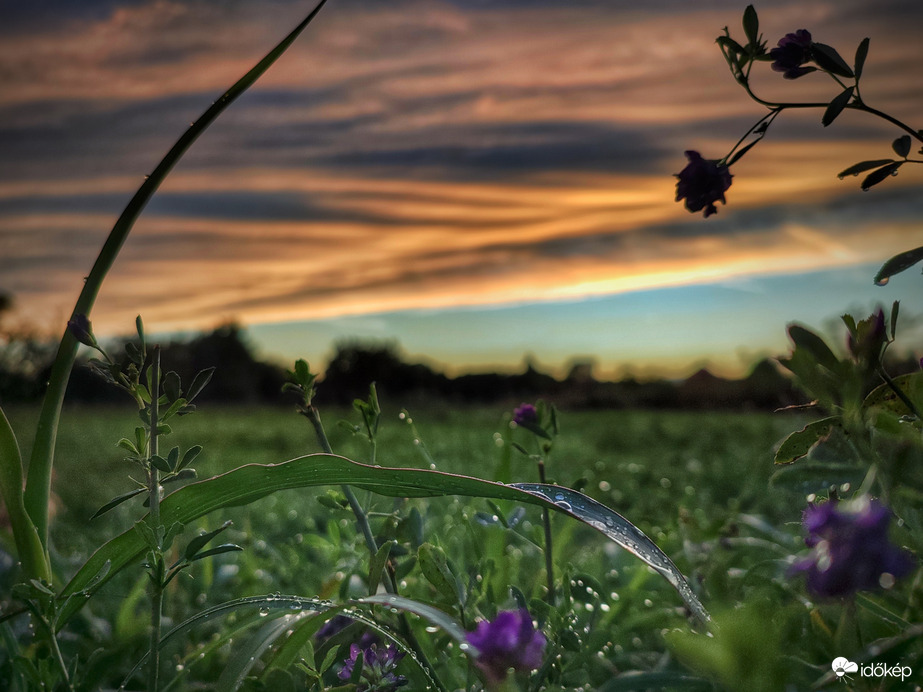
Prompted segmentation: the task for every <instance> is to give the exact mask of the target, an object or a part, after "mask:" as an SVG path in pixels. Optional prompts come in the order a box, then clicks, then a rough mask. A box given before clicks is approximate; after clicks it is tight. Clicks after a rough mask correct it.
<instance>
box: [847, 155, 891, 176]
mask: <svg viewBox="0 0 923 692" xmlns="http://www.w3.org/2000/svg"><path fill="white" fill-rule="evenodd" d="M888 163H894V159H875V160H874V161H860V162H859V163H857V164H854V165H852V166H850V167H849V168H847V169H846V170H843V171H840V172H839V173H837V177H838V178H839V179H840V180H842V179H843V178H845V177H846V176H849V175H859V174H860V173H864V172H865V171H870V170H872V169H873V168H878V167H879V166H884V165H885V164H888Z"/></svg>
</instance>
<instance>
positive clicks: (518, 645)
mask: <svg viewBox="0 0 923 692" xmlns="http://www.w3.org/2000/svg"><path fill="white" fill-rule="evenodd" d="M468 643H469V644H470V645H471V646H473V647H474V648H475V649H477V651H478V657H477V664H478V666H479V667H480V669H481V670H482V671H483V672H484V675H485V676H486V678H487V680H488V681H489V682H490V683H491V684H497V683H499V682H500V681H502V680H503V679H504V678H505V677H506V674H507V672H508V671H509V670H510V669H513V670H515V671H517V672H522V673H528V672H531V671H533V670H535V669H536V668H538V667H539V666H540V665H541V663H542V654H543V653H544V651H545V644H546V640H545V635H544V634H542V632H541V631H540V630H536V629H535V627H534V626H533V624H532V616H531V615H529V611H528V610H526V609H525V608H523V609H521V610H504V611H501V612H499V613H497V616H496V617H495V618H494V619H493V620H483V621H481V622H479V623H478V626H477V629H475V630H474V632H469V633H468Z"/></svg>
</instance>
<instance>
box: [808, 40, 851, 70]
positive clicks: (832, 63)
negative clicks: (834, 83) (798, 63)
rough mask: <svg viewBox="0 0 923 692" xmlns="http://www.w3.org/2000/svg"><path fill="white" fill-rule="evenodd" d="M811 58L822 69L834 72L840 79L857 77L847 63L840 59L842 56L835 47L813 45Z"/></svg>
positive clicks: (823, 44)
mask: <svg viewBox="0 0 923 692" xmlns="http://www.w3.org/2000/svg"><path fill="white" fill-rule="evenodd" d="M811 57H813V58H814V62H816V63H817V64H818V65H819V66H820V67H821V69H823V70H826V71H827V72H832V73H833V74H835V75H839V76H840V77H849V78H852V77H855V74H853V71H852V68H851V67H850V66H849V65H847V64H846V61H845V60H843V58H841V57H840V54H839V53H837V52H836V49H835V48H834V47H833V46H828V45H827V44H826V43H812V44H811Z"/></svg>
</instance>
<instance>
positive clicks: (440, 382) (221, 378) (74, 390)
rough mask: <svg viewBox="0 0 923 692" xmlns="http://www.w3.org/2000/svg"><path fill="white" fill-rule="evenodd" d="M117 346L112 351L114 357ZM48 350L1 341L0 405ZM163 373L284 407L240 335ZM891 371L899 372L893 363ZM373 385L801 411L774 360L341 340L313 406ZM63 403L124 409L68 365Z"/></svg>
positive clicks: (23, 398) (383, 391) (38, 379)
mask: <svg viewBox="0 0 923 692" xmlns="http://www.w3.org/2000/svg"><path fill="white" fill-rule="evenodd" d="M121 350H122V349H120V348H118V347H117V346H115V347H113V348H111V349H110V353H112V354H114V353H118V352H120V351H121ZM53 355H54V347H53V345H51V344H45V343H40V342H37V341H34V340H30V339H8V340H7V342H6V343H5V344H2V345H0V403H3V404H6V403H13V402H17V403H26V402H34V401H38V400H40V399H41V397H42V395H43V393H44V386H45V385H44V383H45V382H46V381H47V379H48V372H49V370H50V366H51V360H52V358H53ZM162 363H163V367H164V369H166V370H174V371H176V372H177V373H178V374H179V375H180V377H181V378H182V380H183V382H186V383H188V382H190V381H191V378H192V377H193V376H194V375H195V373H196V372H198V371H199V370H202V369H204V368H208V367H212V366H214V367H215V373H214V376H213V378H212V381H211V383H210V384H209V385H208V387H207V388H206V389H205V391H204V392H203V393H202V394H201V395H200V397H199V400H198V401H201V402H203V403H204V402H218V403H245V404H284V403H286V401H288V400H287V399H286V397H285V396H284V395H283V394H282V393H281V389H282V385H283V384H284V383H285V381H286V379H287V375H286V370H285V368H283V367H281V366H278V365H275V364H272V363H266V362H262V361H260V360H258V359H256V358H255V357H254V355H253V350H252V349H251V348H250V347H249V345H248V344H247V342H246V340H245V339H244V335H243V333H242V331H241V329H240V328H239V327H237V326H235V325H227V326H223V327H220V328H219V329H216V330H215V331H213V332H210V333H207V334H202V335H199V336H197V337H195V338H193V339H189V340H184V341H176V342H173V343H169V344H167V345H165V346H163V347H162ZM898 369H899V370H900V369H903V368H900V364H898ZM372 382H375V383H376V386H377V389H378V392H379V394H380V396H381V398H382V400H383V401H385V402H389V403H391V404H394V405H402V406H403V405H406V404H408V403H411V402H420V401H426V400H436V399H438V400H440V401H446V402H450V403H459V404H466V403H472V404H473V403H481V404H483V403H494V402H512V401H520V400H521V401H531V400H534V399H537V398H540V397H542V398H547V399H549V400H551V401H554V402H555V403H556V404H557V405H559V406H566V407H571V408H577V407H580V408H657V409H671V408H677V409H683V408H699V409H702V408H704V409H730V408H733V409H741V408H743V409H763V410H767V409H768V410H771V409H776V408H780V407H783V406H790V405H793V404H799V403H805V399H804V397H803V395H801V394H800V393H798V392H797V391H796V390H795V389H794V388H793V386H792V383H791V380H790V379H789V378H788V377H786V375H785V374H783V372H782V371H781V370H780V368H779V366H777V365H776V364H775V363H774V362H772V361H769V360H763V361H760V362H758V363H757V364H756V365H755V366H754V367H753V369H752V370H751V371H750V373H749V374H748V375H747V376H746V377H744V378H743V379H738V380H730V379H724V378H721V377H717V376H715V375H713V374H711V373H710V372H708V371H707V370H700V371H698V372H696V373H695V374H693V375H692V376H690V377H688V378H686V379H684V380H679V381H674V380H665V379H661V380H646V381H638V380H636V379H634V378H626V379H623V380H620V381H617V382H606V381H599V380H597V379H596V378H595V377H594V374H593V366H592V363H589V362H578V363H576V364H574V365H573V366H572V367H571V369H570V372H569V373H568V374H567V376H566V377H564V378H563V379H557V378H555V377H552V376H551V375H549V374H546V373H543V372H540V371H539V370H538V369H537V368H536V367H535V366H533V365H531V364H528V363H527V364H526V365H524V368H523V371H522V372H520V373H517V374H503V373H480V374H467V375H460V376H458V377H449V376H447V375H446V374H445V373H443V372H438V371H436V370H434V369H433V368H431V367H429V366H427V365H423V364H420V363H408V362H405V360H404V357H403V356H402V355H401V352H400V349H399V347H398V346H397V345H396V344H395V343H390V342H389V343H367V342H361V341H344V342H341V343H339V344H337V345H336V347H335V353H334V356H333V358H332V359H331V360H330V363H329V364H328V365H327V368H326V371H325V372H324V373H323V376H322V378H321V379H320V381H319V384H318V394H317V401H318V402H319V403H324V404H350V403H352V401H353V400H354V399H356V398H365V397H367V396H368V388H369V384H370V383H372ZM67 400H68V401H71V402H86V403H116V402H120V401H121V402H124V401H125V400H126V399H125V394H124V393H122V392H121V391H120V390H118V389H116V388H115V387H113V386H112V385H109V384H107V383H105V382H104V381H103V380H102V379H101V378H100V377H99V376H98V375H96V374H95V373H94V372H93V371H92V369H91V368H89V367H88V366H87V363H86V360H83V361H78V363H77V365H76V366H75V367H74V371H73V374H72V376H71V380H70V383H69V385H68V390H67Z"/></svg>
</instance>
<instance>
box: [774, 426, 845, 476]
mask: <svg viewBox="0 0 923 692" xmlns="http://www.w3.org/2000/svg"><path fill="white" fill-rule="evenodd" d="M842 427H843V421H842V420H840V417H839V416H831V417H829V418H821V419H820V420H816V421H812V422H810V423H808V424H807V425H806V426H804V427H803V428H802V429H801V430H797V431H795V432H793V433H792V434H791V435H789V436H788V437H786V438H785V440H783V441H782V444H781V445H779V449H778V450H776V456H775V463H776V464H778V465H782V464H791V463H794V462H796V461H798V460H799V459H803V458H804V457H806V456H807V455H808V454H810V452H811V450H812V449H814V448H815V447H816V446H817V445H818V444H819V443H820V442H823V441H824V440H826V439H828V438H829V437H830V434H831V433H832V432H833V431H834V430H835V429H842Z"/></svg>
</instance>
